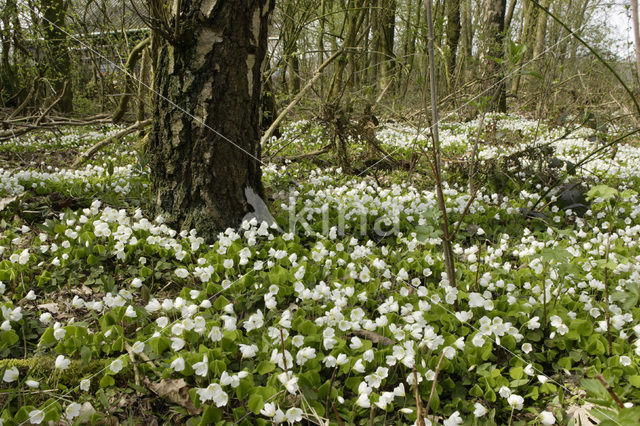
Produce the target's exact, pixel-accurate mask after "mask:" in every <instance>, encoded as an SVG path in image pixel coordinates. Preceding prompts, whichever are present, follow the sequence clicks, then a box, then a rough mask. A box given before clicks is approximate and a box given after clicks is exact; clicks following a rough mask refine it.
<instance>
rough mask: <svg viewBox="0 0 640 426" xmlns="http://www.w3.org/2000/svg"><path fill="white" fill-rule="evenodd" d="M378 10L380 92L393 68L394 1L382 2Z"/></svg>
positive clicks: (387, 81)
mask: <svg viewBox="0 0 640 426" xmlns="http://www.w3.org/2000/svg"><path fill="white" fill-rule="evenodd" d="M381 6H382V9H381V10H380V32H381V35H382V37H381V50H382V51H381V53H382V55H381V61H380V73H379V74H378V76H379V78H378V92H382V90H384V88H385V87H387V85H388V84H389V81H390V80H391V76H392V74H393V70H394V68H395V54H394V53H393V45H394V38H395V30H396V23H395V21H396V0H384V1H383V2H382V3H381Z"/></svg>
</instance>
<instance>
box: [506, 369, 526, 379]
mask: <svg viewBox="0 0 640 426" xmlns="http://www.w3.org/2000/svg"><path fill="white" fill-rule="evenodd" d="M509 375H510V376H511V378H512V379H514V380H519V379H522V376H523V375H524V369H523V368H522V367H512V368H511V369H510V370H509Z"/></svg>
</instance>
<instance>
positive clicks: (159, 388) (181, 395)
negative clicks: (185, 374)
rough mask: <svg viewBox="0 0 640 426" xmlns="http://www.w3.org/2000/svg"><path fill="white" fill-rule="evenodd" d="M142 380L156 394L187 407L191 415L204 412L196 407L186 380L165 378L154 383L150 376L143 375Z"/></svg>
mask: <svg viewBox="0 0 640 426" xmlns="http://www.w3.org/2000/svg"><path fill="white" fill-rule="evenodd" d="M142 381H143V382H144V385H145V386H146V387H147V388H149V389H151V390H152V391H153V392H154V393H155V394H156V395H158V396H160V397H162V398H166V399H168V400H169V401H171V402H173V403H174V404H178V405H180V406H181V407H184V408H186V409H187V412H188V413H189V415H191V416H195V415H198V414H201V413H202V408H197V409H196V407H195V406H194V405H193V402H192V401H191V398H190V397H189V386H187V382H185V381H184V379H163V380H160V382H158V383H154V382H152V381H151V380H149V379H148V378H146V377H143V378H142Z"/></svg>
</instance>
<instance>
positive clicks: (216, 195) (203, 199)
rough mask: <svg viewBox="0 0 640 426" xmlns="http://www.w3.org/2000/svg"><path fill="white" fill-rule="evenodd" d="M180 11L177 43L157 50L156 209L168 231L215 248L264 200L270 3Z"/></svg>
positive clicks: (217, 1) (196, 5)
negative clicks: (193, 234)
mask: <svg viewBox="0 0 640 426" xmlns="http://www.w3.org/2000/svg"><path fill="white" fill-rule="evenodd" d="M176 4H178V5H179V8H178V11H177V12H178V13H177V16H178V17H179V20H178V23H177V25H176V28H177V31H176V32H177V35H176V37H175V40H171V41H165V42H164V43H162V45H161V46H160V50H159V52H158V63H157V67H156V70H155V79H156V85H155V87H156V89H157V90H158V92H159V94H158V95H157V102H156V103H155V106H154V121H153V127H152V130H151V134H150V149H149V151H150V153H151V161H150V164H151V181H152V194H153V197H154V200H153V201H154V204H155V208H156V212H157V213H159V214H162V215H163V217H164V219H165V221H166V223H168V224H169V225H170V226H172V227H174V228H177V229H193V228H195V229H197V230H198V232H199V233H200V234H201V235H203V236H204V237H205V238H207V239H209V240H211V239H212V238H214V237H215V235H216V233H217V232H219V231H221V230H224V229H225V228H227V227H234V226H237V225H238V224H240V222H241V220H242V218H243V216H244V215H245V214H247V213H248V212H249V211H250V204H249V201H247V200H251V198H254V199H255V196H261V195H262V194H263V190H262V183H261V170H260V159H259V158H260V143H259V142H260V99H261V84H262V78H261V66H262V63H263V59H264V58H265V54H266V50H267V27H268V19H269V15H270V13H271V11H272V10H273V1H271V0H195V1H190V2H178V3H176ZM173 19H174V20H175V19H176V14H175V12H173Z"/></svg>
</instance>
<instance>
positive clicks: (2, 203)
mask: <svg viewBox="0 0 640 426" xmlns="http://www.w3.org/2000/svg"><path fill="white" fill-rule="evenodd" d="M24 194H25V193H24V192H23V193H21V194H16V195H14V196H13V197H6V198H0V212H1V211H2V210H4V209H5V207H7V206H8V205H9V204H11V203H13V202H14V201H15V200H17V199H18V198H20V197H22V196H23V195H24Z"/></svg>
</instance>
